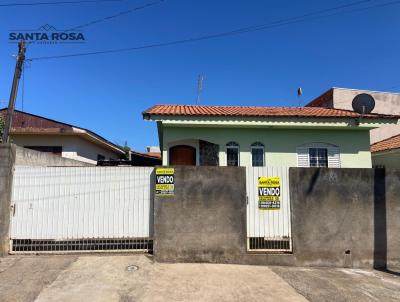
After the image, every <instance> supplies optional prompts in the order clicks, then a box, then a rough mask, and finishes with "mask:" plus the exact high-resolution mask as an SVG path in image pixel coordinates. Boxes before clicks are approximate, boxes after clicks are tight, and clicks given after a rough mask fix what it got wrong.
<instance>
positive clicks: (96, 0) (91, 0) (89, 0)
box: [0, 0, 130, 7]
mask: <svg viewBox="0 0 400 302" xmlns="http://www.w3.org/2000/svg"><path fill="white" fill-rule="evenodd" d="M122 1H130V0H78V1H57V2H25V3H5V4H0V7H12V6H39V5H60V4H83V3H100V2H122Z"/></svg>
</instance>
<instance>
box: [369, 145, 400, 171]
mask: <svg viewBox="0 0 400 302" xmlns="http://www.w3.org/2000/svg"><path fill="white" fill-rule="evenodd" d="M372 165H373V166H374V167H376V166H384V167H385V168H393V169H400V150H399V149H395V150H393V151H388V152H379V153H372Z"/></svg>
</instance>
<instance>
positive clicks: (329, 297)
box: [271, 267, 400, 302]
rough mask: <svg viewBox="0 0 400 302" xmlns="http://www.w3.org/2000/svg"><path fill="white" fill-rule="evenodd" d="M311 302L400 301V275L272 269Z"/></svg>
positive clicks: (330, 270)
mask: <svg viewBox="0 0 400 302" xmlns="http://www.w3.org/2000/svg"><path fill="white" fill-rule="evenodd" d="M271 270H273V271H274V272H275V273H277V274H278V275H280V276H281V277H282V278H283V279H284V280H285V281H287V282H288V283H289V284H290V285H291V286H293V288H295V289H296V290H297V291H298V292H299V293H301V294H302V295H303V296H304V297H306V298H307V299H308V300H310V301H313V302H314V301H315V302H319V301H335V302H341V301H343V302H344V301H363V302H364V301H365V302H368V301H371V302H372V301H385V302H390V301H400V273H398V272H399V270H398V269H396V268H395V269H394V270H393V271H392V272H382V271H377V270H372V269H347V268H311V267H310V268H302V267H271Z"/></svg>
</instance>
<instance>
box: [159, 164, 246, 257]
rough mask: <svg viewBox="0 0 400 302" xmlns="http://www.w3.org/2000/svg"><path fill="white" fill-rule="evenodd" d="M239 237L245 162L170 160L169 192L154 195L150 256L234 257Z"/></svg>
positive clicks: (241, 242)
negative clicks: (172, 180) (194, 163)
mask: <svg viewBox="0 0 400 302" xmlns="http://www.w3.org/2000/svg"><path fill="white" fill-rule="evenodd" d="M245 242H246V173H245V168H236V167H189V166H179V167H178V166H176V167H175V195H174V196H155V199H154V256H155V259H156V260H158V261H165V262H216V263H237V262H239V261H240V259H241V257H242V256H243V255H244V254H245V251H246V245H245Z"/></svg>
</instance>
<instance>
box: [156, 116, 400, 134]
mask: <svg viewBox="0 0 400 302" xmlns="http://www.w3.org/2000/svg"><path fill="white" fill-rule="evenodd" d="M149 120H151V121H157V122H161V123H162V124H163V125H164V126H180V127H192V126H196V127H202V126H205V127H210V126H211V127H212V126H218V127H267V128H268V127H274V128H332V129H337V128H342V129H352V130H370V129H375V128H379V127H381V126H382V125H387V124H397V120H396V119H392V118H373V119H366V118H364V119H362V118H361V119H360V118H348V117H346V118H338V117H328V118H323V117H318V118H309V117H239V118H238V117H212V116H196V117H188V116H161V115H150V116H149Z"/></svg>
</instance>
